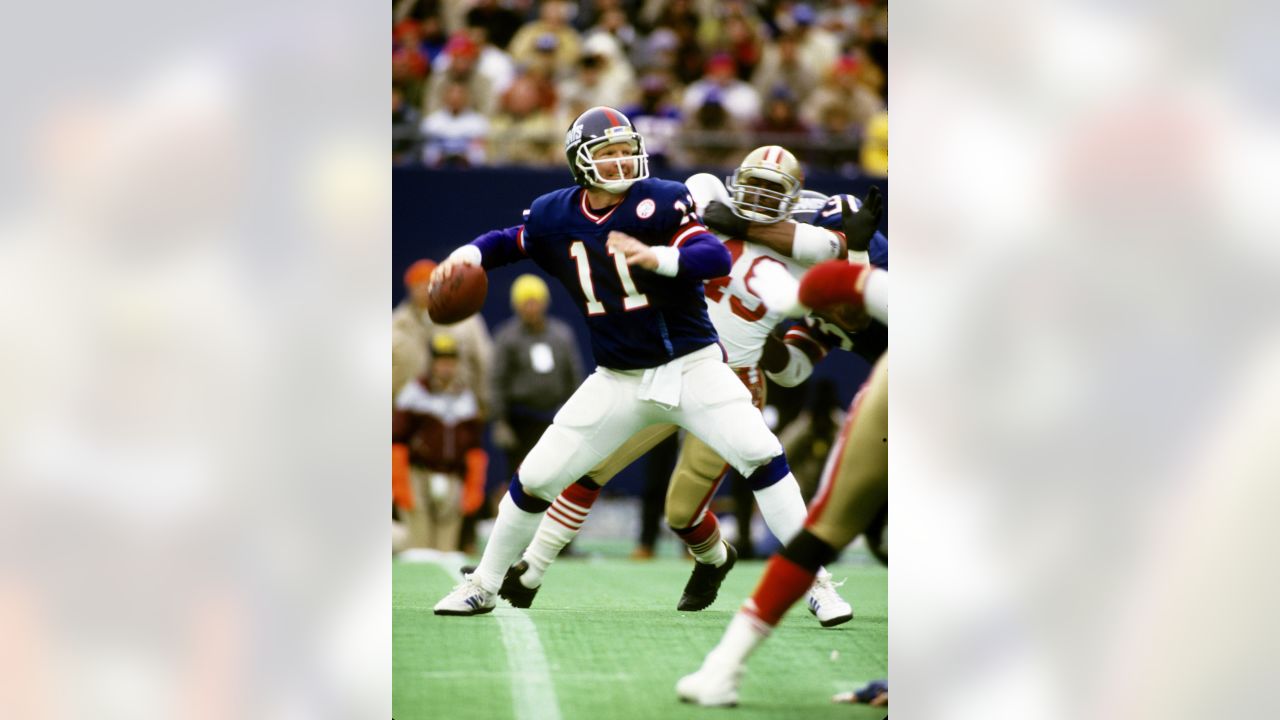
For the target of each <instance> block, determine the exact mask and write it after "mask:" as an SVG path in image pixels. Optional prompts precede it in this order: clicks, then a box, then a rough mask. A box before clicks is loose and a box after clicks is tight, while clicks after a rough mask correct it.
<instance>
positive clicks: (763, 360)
mask: <svg viewBox="0 0 1280 720" xmlns="http://www.w3.org/2000/svg"><path fill="white" fill-rule="evenodd" d="M790 327H791V326H790V325H789V324H787V323H779V324H778V326H777V327H775V328H774V329H773V332H771V333H769V335H768V337H766V338H765V339H764V350H763V351H761V353H760V369H761V370H764V371H765V372H778V371H779V370H783V369H785V368H786V367H787V363H789V362H791V351H789V350H787V345H786V342H784V340H785V338H786V337H787V330H789V329H790Z"/></svg>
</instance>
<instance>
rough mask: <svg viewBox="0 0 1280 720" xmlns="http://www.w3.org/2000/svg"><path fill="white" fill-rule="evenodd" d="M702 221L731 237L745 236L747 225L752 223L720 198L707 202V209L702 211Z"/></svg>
mask: <svg viewBox="0 0 1280 720" xmlns="http://www.w3.org/2000/svg"><path fill="white" fill-rule="evenodd" d="M702 221H703V222H705V223H706V224H707V226H708V227H710V228H711V229H712V230H715V231H716V232H718V233H720V234H721V235H728V236H729V237H731V238H745V237H746V236H747V226H748V225H750V223H749V222H748V221H747V220H745V219H743V218H740V217H738V216H737V215H735V214H734V213H733V210H732V209H731V208H730V207H729V206H728V205H725V204H724V203H722V202H720V201H719V200H712V201H711V202H709V203H707V207H706V209H704V210H703V211H702Z"/></svg>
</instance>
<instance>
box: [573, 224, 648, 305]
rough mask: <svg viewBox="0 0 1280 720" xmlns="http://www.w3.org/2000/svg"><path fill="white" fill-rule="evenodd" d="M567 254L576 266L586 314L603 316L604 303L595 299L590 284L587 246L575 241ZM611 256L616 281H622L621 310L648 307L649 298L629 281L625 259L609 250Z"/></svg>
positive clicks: (594, 291) (629, 269)
mask: <svg viewBox="0 0 1280 720" xmlns="http://www.w3.org/2000/svg"><path fill="white" fill-rule="evenodd" d="M569 254H570V255H571V256H573V259H574V262H576V263H577V265H578V282H579V283H580V284H581V285H582V294H583V295H585V296H586V298H587V314H588V315H603V314H604V312H605V309H604V303H602V302H600V300H598V299H597V298H596V290H595V286H594V285H593V284H592V282H591V263H590V262H589V261H588V260H587V246H586V245H585V244H583V242H582V241H581V240H575V241H574V242H573V244H572V245H570V246H569ZM609 254H610V255H612V256H613V264H614V266H615V267H616V268H617V269H618V279H619V280H621V281H622V290H623V292H625V293H626V294H625V295H623V297H622V309H623V310H637V309H639V308H642V307H648V306H649V298H648V297H647V296H646V295H645V294H644V293H642V292H640V291H639V290H637V289H636V283H635V280H633V279H631V266H629V265H627V257H626V256H625V255H623V254H622V253H620V252H615V251H614V249H613V248H609Z"/></svg>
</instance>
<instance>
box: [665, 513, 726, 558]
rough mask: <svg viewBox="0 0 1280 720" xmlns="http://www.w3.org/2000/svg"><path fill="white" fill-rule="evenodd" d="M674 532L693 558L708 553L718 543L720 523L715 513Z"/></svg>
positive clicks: (708, 514)
mask: <svg viewBox="0 0 1280 720" xmlns="http://www.w3.org/2000/svg"><path fill="white" fill-rule="evenodd" d="M675 532H676V534H677V535H679V536H680V539H681V540H683V541H684V544H685V545H688V546H689V552H691V553H693V554H694V556H695V557H700V556H701V555H703V554H704V553H707V552H709V551H710V550H711V549H712V548H714V547H715V546H716V545H718V544H719V543H720V521H718V520H716V516H715V513H710V512H708V513H705V514H703V516H702V521H701V522H699V523H698V524H697V525H694V526H693V527H691V528H685V529H683V530H676V531H675Z"/></svg>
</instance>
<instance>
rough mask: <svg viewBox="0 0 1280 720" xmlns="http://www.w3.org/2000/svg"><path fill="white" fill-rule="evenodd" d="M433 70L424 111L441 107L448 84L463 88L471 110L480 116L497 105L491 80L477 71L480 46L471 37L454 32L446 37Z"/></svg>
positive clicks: (428, 111)
mask: <svg viewBox="0 0 1280 720" xmlns="http://www.w3.org/2000/svg"><path fill="white" fill-rule="evenodd" d="M432 69H433V70H435V72H434V73H433V74H432V76H431V82H430V83H429V84H428V86H427V98H426V105H425V106H424V110H425V112H427V113H430V112H431V111H433V110H438V109H440V108H442V107H444V104H445V98H444V96H445V92H446V88H447V87H448V86H449V84H450V83H461V84H463V85H465V86H466V89H467V96H468V102H469V103H470V106H471V108H472V109H474V110H476V111H478V112H480V113H481V114H482V115H488V114H490V113H491V112H493V108H494V104H495V103H496V96H495V94H494V91H493V81H492V80H490V79H489V78H488V77H486V76H485V75H484V73H482V72H480V45H479V44H478V43H476V41H475V40H474V39H472V37H471V36H470V35H468V34H467V33H457V34H455V35H454V36H453V37H451V38H449V42H448V44H446V45H445V46H444V50H443V51H442V52H441V53H440V55H439V56H437V57H436V61H435V63H434V64H433V65H432Z"/></svg>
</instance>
